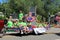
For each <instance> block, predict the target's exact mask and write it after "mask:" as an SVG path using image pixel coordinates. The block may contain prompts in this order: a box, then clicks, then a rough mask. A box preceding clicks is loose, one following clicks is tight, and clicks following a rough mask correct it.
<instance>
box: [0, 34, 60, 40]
mask: <svg viewBox="0 0 60 40" xmlns="http://www.w3.org/2000/svg"><path fill="white" fill-rule="evenodd" d="M0 40H60V34H43V35H25V36H21V37H20V36H18V35H6V36H4V37H3V38H0Z"/></svg>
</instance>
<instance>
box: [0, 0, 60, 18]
mask: <svg viewBox="0 0 60 40" xmlns="http://www.w3.org/2000/svg"><path fill="white" fill-rule="evenodd" d="M31 6H37V9H36V10H37V14H39V15H43V17H45V18H48V12H50V13H51V15H53V14H55V13H56V12H58V11H60V0H53V1H51V0H8V2H7V3H5V2H4V3H2V4H0V11H2V12H4V13H6V14H7V15H10V13H13V12H16V13H19V10H22V11H23V12H24V13H28V12H29V8H30V7H31ZM6 14H5V15H6Z"/></svg>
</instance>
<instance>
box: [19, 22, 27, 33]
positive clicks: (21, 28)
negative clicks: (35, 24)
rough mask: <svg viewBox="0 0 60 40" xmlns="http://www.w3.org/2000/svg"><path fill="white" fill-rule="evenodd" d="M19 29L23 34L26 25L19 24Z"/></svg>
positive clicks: (23, 23)
mask: <svg viewBox="0 0 60 40" xmlns="http://www.w3.org/2000/svg"><path fill="white" fill-rule="evenodd" d="M19 28H20V30H21V34H23V31H24V32H26V31H27V30H26V28H27V24H26V23H25V22H20V23H19Z"/></svg>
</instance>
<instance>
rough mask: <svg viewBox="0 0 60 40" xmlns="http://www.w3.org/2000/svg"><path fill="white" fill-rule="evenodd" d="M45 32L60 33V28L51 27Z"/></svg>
mask: <svg viewBox="0 0 60 40" xmlns="http://www.w3.org/2000/svg"><path fill="white" fill-rule="evenodd" d="M45 33H48V34H50V33H60V28H49V29H48V30H47V31H46V32H45Z"/></svg>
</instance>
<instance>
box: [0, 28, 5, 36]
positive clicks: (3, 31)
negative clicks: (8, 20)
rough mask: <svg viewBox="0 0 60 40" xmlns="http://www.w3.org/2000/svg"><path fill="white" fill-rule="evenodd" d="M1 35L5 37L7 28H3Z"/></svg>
mask: <svg viewBox="0 0 60 40" xmlns="http://www.w3.org/2000/svg"><path fill="white" fill-rule="evenodd" d="M1 33H2V34H3V36H4V35H5V34H6V28H3V29H2V31H1Z"/></svg>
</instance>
